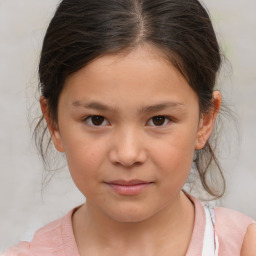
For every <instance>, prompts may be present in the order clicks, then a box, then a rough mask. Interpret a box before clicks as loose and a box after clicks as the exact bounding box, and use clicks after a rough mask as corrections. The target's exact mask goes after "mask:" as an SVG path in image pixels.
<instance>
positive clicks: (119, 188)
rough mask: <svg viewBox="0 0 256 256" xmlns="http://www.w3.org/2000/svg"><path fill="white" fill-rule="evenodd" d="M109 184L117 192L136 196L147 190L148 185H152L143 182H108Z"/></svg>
mask: <svg viewBox="0 0 256 256" xmlns="http://www.w3.org/2000/svg"><path fill="white" fill-rule="evenodd" d="M106 184H107V185H109V186H110V187H111V188H112V189H113V190H114V191H115V192H117V193H118V194H120V195H127V196H134V195H138V194H140V193H141V192H142V191H143V190H145V189H146V188H147V187H148V186H150V185H152V183H142V184H136V185H118V184H111V183H106Z"/></svg>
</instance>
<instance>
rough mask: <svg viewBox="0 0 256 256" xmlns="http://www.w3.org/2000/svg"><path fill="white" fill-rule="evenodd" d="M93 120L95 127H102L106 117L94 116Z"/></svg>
mask: <svg viewBox="0 0 256 256" xmlns="http://www.w3.org/2000/svg"><path fill="white" fill-rule="evenodd" d="M91 119H92V123H93V124H94V125H101V124H102V123H103V121H104V117H102V116H92V117H91Z"/></svg>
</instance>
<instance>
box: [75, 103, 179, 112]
mask: <svg viewBox="0 0 256 256" xmlns="http://www.w3.org/2000/svg"><path fill="white" fill-rule="evenodd" d="M72 106H74V107H83V108H88V109H94V110H100V111H104V112H116V108H114V107H112V106H107V105H104V104H102V103H99V102H96V101H95V102H81V101H74V102H73V103H72ZM182 107H184V104H183V103H179V102H169V101H168V102H163V103H159V104H155V105H150V106H144V107H142V108H140V109H139V110H138V112H139V113H152V112H157V111H161V110H164V109H167V108H182Z"/></svg>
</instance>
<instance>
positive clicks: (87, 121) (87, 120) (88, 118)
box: [83, 115, 110, 127]
mask: <svg viewBox="0 0 256 256" xmlns="http://www.w3.org/2000/svg"><path fill="white" fill-rule="evenodd" d="M92 117H102V118H103V119H104V121H103V123H105V122H107V125H106V124H100V125H94V124H93V123H92V119H91V118H92ZM89 120H91V121H89ZM83 122H85V123H86V124H87V125H88V126H91V127H102V126H109V125H110V123H109V121H107V119H106V118H105V117H104V116H101V115H89V116H86V117H85V118H83Z"/></svg>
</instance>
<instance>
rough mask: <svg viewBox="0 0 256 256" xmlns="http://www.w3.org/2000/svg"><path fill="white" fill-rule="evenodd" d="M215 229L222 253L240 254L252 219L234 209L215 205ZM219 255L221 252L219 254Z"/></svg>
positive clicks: (252, 221)
mask: <svg viewBox="0 0 256 256" xmlns="http://www.w3.org/2000/svg"><path fill="white" fill-rule="evenodd" d="M214 211H215V218H216V222H215V231H216V233H217V236H218V239H219V250H220V253H221V252H222V253H223V255H236V254H240V251H241V248H242V244H243V241H244V238H245V235H246V233H247V229H248V227H249V226H250V225H251V224H253V223H254V220H253V219H252V218H250V217H248V216H246V215H245V214H242V213H240V212H237V211H235V210H231V209H227V208H222V207H216V208H215V209H214ZM220 255H221V254H220Z"/></svg>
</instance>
